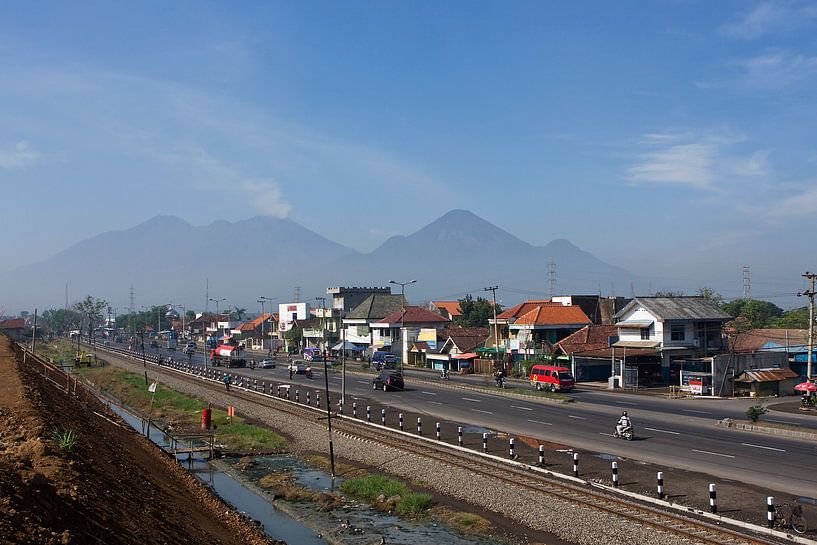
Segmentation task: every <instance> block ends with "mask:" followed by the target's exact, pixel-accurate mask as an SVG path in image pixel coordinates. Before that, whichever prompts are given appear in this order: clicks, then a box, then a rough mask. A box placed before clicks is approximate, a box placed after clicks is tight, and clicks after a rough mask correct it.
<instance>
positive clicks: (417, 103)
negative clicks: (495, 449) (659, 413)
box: [0, 0, 817, 298]
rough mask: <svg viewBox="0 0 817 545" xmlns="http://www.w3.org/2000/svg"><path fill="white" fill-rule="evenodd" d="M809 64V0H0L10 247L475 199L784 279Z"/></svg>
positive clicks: (807, 156)
mask: <svg viewBox="0 0 817 545" xmlns="http://www.w3.org/2000/svg"><path fill="white" fill-rule="evenodd" d="M815 84H817V4H815V3H813V2H812V3H805V2H797V1H792V2H745V1H740V2H730V1H718V2H712V1H710V0H702V1H693V0H690V1H684V0H673V1H669V0H667V1H650V2H576V1H570V2H561V3H560V2H476V1H470V0H469V1H462V2H455V1H446V2H438V1H429V2H402V3H401V2H360V1H352V2H335V1H332V2H330V1H327V2H307V1H304V2H286V3H278V2H258V3H251V2H238V3H236V2H224V3H218V2H195V3H187V2H183V1H174V2H152V3H151V2H131V3H127V2H108V1H105V2H37V3H30V2H17V3H16V4H12V3H5V4H4V6H3V8H2V16H0V120H2V121H1V122H0V187H2V188H3V189H4V190H5V191H4V193H3V194H4V196H5V197H6V198H5V199H4V201H3V215H2V231H3V234H4V237H3V241H4V245H5V247H6V250H7V251H6V252H5V254H4V255H5V256H6V258H7V259H8V260H6V259H4V260H3V262H0V270H4V269H9V268H12V267H14V266H17V265H20V264H24V263H28V262H32V261H37V260H39V259H41V258H44V257H47V256H49V255H51V254H53V253H55V252H57V251H59V250H61V249H63V248H65V247H66V246H68V245H69V244H71V243H73V242H76V241H78V240H80V239H82V238H85V237H88V236H92V235H94V234H97V233H99V232H101V231H105V230H109V229H120V228H126V227H129V226H132V225H134V224H137V223H140V222H142V221H144V220H146V219H148V218H149V217H151V216H154V215H156V214H174V215H177V216H180V217H182V218H184V219H186V220H188V221H190V222H191V223H193V224H205V223H210V222H211V221H213V220H215V219H217V218H224V219H227V220H237V219H243V218H247V217H250V216H253V215H257V214H268V215H273V216H278V217H284V216H288V217H291V218H292V219H294V220H296V221H298V222H300V223H302V224H303V225H305V226H307V227H309V228H311V229H313V230H315V231H317V232H319V233H321V234H323V235H325V236H327V237H329V238H331V239H333V240H337V241H338V242H341V243H344V244H346V245H348V246H351V247H354V248H356V249H359V250H364V251H365V250H370V249H372V248H374V247H375V246H377V245H378V244H379V243H380V242H382V241H383V240H384V239H385V238H386V237H388V236H389V235H391V234H395V233H405V234H407V233H410V232H413V231H415V230H417V229H418V228H420V227H422V226H423V225H425V224H427V223H428V222H429V221H431V220H433V219H435V218H436V217H438V216H440V215H442V214H443V213H444V212H446V211H447V210H449V209H452V208H466V209H469V210H472V211H473V212H475V213H476V214H478V215H480V216H482V217H484V218H486V219H488V220H490V221H492V222H494V223H496V224H497V225H499V226H500V227H503V228H505V229H507V230H508V231H510V232H511V233H513V234H515V235H517V236H519V237H520V238H522V239H524V240H526V241H528V242H531V243H534V244H544V243H546V242H548V241H549V240H552V239H554V238H567V239H569V240H571V241H572V242H574V243H575V244H577V245H578V246H580V247H582V248H583V249H585V250H588V251H590V252H592V253H594V254H595V255H597V256H598V257H600V258H602V259H604V260H606V261H608V262H611V263H613V264H616V265H620V266H622V267H625V268H627V269H629V270H631V271H633V272H636V273H639V274H644V275H652V276H653V277H655V278H656V279H657V280H656V281H657V282H662V281H663V282H664V284H662V285H664V286H665V287H672V283H673V282H681V281H684V282H687V283H689V281H693V282H698V283H699V284H700V285H703V284H709V285H718V286H722V287H721V291H724V292H726V293H725V294H726V295H728V296H737V295H738V294H739V292H740V289H741V286H742V280H741V278H742V277H741V267H742V266H743V265H749V266H750V267H751V270H752V291H753V294H754V295H757V296H758V297H763V296H766V297H769V298H772V296H774V297H779V296H780V295H781V294H783V293H790V292H794V291H797V290H799V289H801V288H802V282H801V279H800V277H799V275H800V274H801V273H802V272H803V271H805V270H806V269H814V268H817V262H816V261H817V256H815V254H817V252H815V243H814V232H815V229H814V227H815V221H814V218H815V213H816V212H817V183H816V182H817V115H815V114H816V113H817V100H815V98H817V92H816V91H817V85H815ZM237 242H239V241H237ZM12 256H13V257H12ZM330 283H331V282H330Z"/></svg>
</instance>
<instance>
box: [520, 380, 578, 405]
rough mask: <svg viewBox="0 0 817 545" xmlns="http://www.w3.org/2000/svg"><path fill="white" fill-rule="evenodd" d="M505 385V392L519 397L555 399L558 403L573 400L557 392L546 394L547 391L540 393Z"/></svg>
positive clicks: (531, 389)
mask: <svg viewBox="0 0 817 545" xmlns="http://www.w3.org/2000/svg"><path fill="white" fill-rule="evenodd" d="M505 384H506V387H505V391H506V392H510V393H514V394H519V395H523V396H530V397H543V398H546V399H557V400H560V401H569V400H572V399H573V398H572V397H570V396H569V395H567V394H560V393H558V392H548V391H547V390H542V391H541V392H540V391H539V390H536V389H535V388H516V387H508V386H507V384H508V383H507V382H506V383H505Z"/></svg>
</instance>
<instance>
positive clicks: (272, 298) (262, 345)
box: [258, 295, 275, 352]
mask: <svg viewBox="0 0 817 545" xmlns="http://www.w3.org/2000/svg"><path fill="white" fill-rule="evenodd" d="M274 299H275V297H264V296H263V295H262V296H261V297H259V298H258V302H259V303H261V350H263V349H264V322H265V321H266V319H265V318H264V314H265V312H264V303H266V302H267V301H272V300H274ZM269 351H270V352H272V346H270V350H269Z"/></svg>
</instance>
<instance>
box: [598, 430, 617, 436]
mask: <svg viewBox="0 0 817 545" xmlns="http://www.w3.org/2000/svg"><path fill="white" fill-rule="evenodd" d="M599 435H606V436H607V437H615V435H613V434H612V433H604V432H603V431H600V432H599Z"/></svg>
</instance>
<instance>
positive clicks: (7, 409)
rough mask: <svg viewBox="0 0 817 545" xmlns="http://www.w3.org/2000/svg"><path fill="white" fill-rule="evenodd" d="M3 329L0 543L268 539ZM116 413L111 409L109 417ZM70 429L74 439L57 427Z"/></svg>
mask: <svg viewBox="0 0 817 545" xmlns="http://www.w3.org/2000/svg"><path fill="white" fill-rule="evenodd" d="M94 411H96V412H100V413H105V412H106V411H105V409H104V407H103V406H102V405H101V404H98V403H96V402H91V403H90V404H85V403H80V402H79V401H78V400H77V399H76V398H73V397H71V396H69V395H68V394H66V393H65V392H64V391H62V390H60V389H59V388H57V387H55V386H54V385H53V384H49V383H48V382H47V381H45V379H43V378H42V377H41V376H40V375H38V374H37V373H35V372H33V370H32V369H30V368H28V367H26V366H24V365H23V364H22V360H21V356H20V353H19V351H18V350H17V349H16V347H15V346H14V345H13V344H12V343H11V342H10V341H9V339H8V338H6V337H4V336H0V544H3V545H5V544H7V543H8V544H12V543H13V544H66V545H67V544H86V543H88V544H97V543H98V544H100V545H101V544H111V545H117V544H122V545H124V544H133V543H140V544H152V543H157V544H159V543H161V544H175V543H178V544H183V543H184V544H187V543H197V544H205V543H219V544H236V545H238V544H249V545H261V544H267V543H272V542H271V541H269V540H268V539H267V538H266V537H265V536H263V535H262V534H261V533H260V532H259V531H258V530H257V529H256V528H255V527H253V526H252V525H250V524H248V523H246V522H245V521H243V520H242V519H241V517H240V516H239V515H238V514H237V513H236V512H234V511H233V510H231V509H229V508H228V507H227V506H226V505H225V504H224V503H223V502H221V501H220V500H219V499H218V498H216V497H215V496H213V495H212V494H211V493H210V492H209V491H208V490H207V488H206V487H205V486H204V485H202V484H201V483H199V481H197V480H196V479H195V478H194V477H192V476H190V475H189V474H187V473H186V472H185V471H184V470H183V469H182V468H180V467H179V466H178V465H176V464H175V463H174V462H173V461H172V460H171V459H170V458H168V457H166V456H164V455H163V454H161V453H160V452H158V451H157V450H156V449H155V447H153V445H152V444H150V443H149V442H148V441H147V440H146V439H145V438H144V437H142V436H141V435H139V434H138V433H136V432H135V431H133V430H132V429H130V428H129V427H127V426H126V425H125V424H121V425H117V424H116V423H114V422H111V421H109V420H106V419H105V418H102V417H100V416H98V415H95V414H94ZM112 419H113V420H116V418H113V417H112ZM68 431H73V432H75V433H77V434H78V440H77V441H76V444H75V445H74V446H73V448H70V449H69V448H65V447H64V446H63V447H61V446H60V444H59V442H58V441H57V440H56V439H55V437H54V435H55V432H56V433H57V434H65V433H66V432H68Z"/></svg>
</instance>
